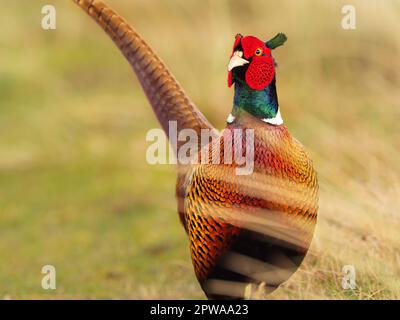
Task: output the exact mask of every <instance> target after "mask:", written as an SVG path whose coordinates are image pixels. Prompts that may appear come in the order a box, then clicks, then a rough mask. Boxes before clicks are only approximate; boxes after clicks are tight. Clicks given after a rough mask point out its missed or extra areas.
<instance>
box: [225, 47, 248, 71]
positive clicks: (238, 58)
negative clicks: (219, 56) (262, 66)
mask: <svg viewBox="0 0 400 320" xmlns="http://www.w3.org/2000/svg"><path fill="white" fill-rule="evenodd" d="M242 57H243V51H235V52H234V53H233V55H232V57H231V60H229V64H228V71H232V69H233V68H236V67H240V66H243V65H245V64H247V63H249V62H248V61H247V60H246V59H243V58H242Z"/></svg>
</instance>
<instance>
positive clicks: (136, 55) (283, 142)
mask: <svg viewBox="0 0 400 320" xmlns="http://www.w3.org/2000/svg"><path fill="white" fill-rule="evenodd" d="M74 2H76V3H77V4H78V5H79V6H80V7H82V8H83V9H84V10H85V11H86V12H87V13H88V14H89V15H90V16H91V17H92V18H93V19H94V20H95V21H96V22H97V23H98V24H99V25H100V26H101V27H102V28H103V29H104V30H105V32H106V33H107V34H108V35H109V36H110V37H111V38H112V40H113V41H114V43H115V44H116V45H117V46H118V48H119V49H120V50H121V52H122V53H123V54H124V55H125V57H126V58H127V60H128V62H129V63H130V65H131V66H132V68H133V70H134V72H135V73H136V76H137V78H138V79H139V82H140V84H141V86H142V88H143V90H144V92H145V94H146V96H147V98H148V100H149V102H150V104H151V106H152V108H153V110H154V112H155V114H156V116H157V118H158V120H159V122H160V124H161V126H162V128H163V129H164V131H165V133H166V134H167V135H168V134H169V123H170V122H171V121H175V123H176V126H177V130H178V132H180V131H181V130H183V129H188V128H189V129H191V130H194V132H195V133H196V134H197V135H198V136H201V133H202V131H204V130H208V131H209V132H210V136H211V139H212V142H211V143H210V144H209V145H206V146H204V145H202V144H201V141H198V142H196V143H197V144H198V145H197V147H198V148H199V149H198V150H204V148H209V149H208V150H209V151H210V153H209V155H208V157H209V158H208V159H204V157H203V159H202V160H208V161H201V162H200V163H198V162H197V163H192V164H185V165H184V164H182V163H178V165H177V166H178V170H177V172H178V178H177V185H176V195H177V200H178V212H179V216H180V219H181V221H182V224H183V226H184V228H185V230H186V232H187V234H188V237H189V242H190V252H191V257H192V262H193V266H194V271H195V274H196V276H197V279H198V281H199V283H200V285H201V287H202V289H203V290H204V292H205V294H206V295H207V297H208V298H214V299H215V298H216V299H242V298H246V297H249V296H251V294H252V292H254V290H255V289H257V290H260V289H261V291H262V292H264V293H269V292H271V291H273V290H274V289H275V288H277V287H278V286H279V285H280V284H281V283H283V282H284V281H286V280H287V279H288V278H289V277H290V275H291V274H292V273H293V272H295V271H296V270H297V268H298V266H299V265H300V263H301V261H302V260H303V258H304V256H305V255H306V253H307V251H308V248H309V246H310V242H311V238H312V235H313V231H314V227H315V223H316V218H317V209H318V182H317V176H316V172H315V170H314V168H313V165H312V161H311V160H310V158H309V156H308V155H307V153H306V151H305V150H304V147H303V146H302V145H301V143H300V142H299V141H297V140H296V139H295V138H293V137H292V136H291V134H290V133H289V131H288V129H287V127H286V126H284V125H283V120H282V117H281V113H280V110H279V104H278V98H277V93H276V87H275V62H274V59H273V57H272V55H271V50H272V49H275V48H276V47H278V46H280V45H282V44H283V43H284V42H285V40H286V37H285V36H284V35H283V34H278V35H277V36H276V37H274V38H273V39H271V40H270V41H267V42H263V41H261V40H259V39H258V38H256V37H253V36H242V35H240V34H238V35H237V36H236V37H235V42H234V46H233V51H232V54H231V57H230V61H229V65H228V85H229V86H232V85H233V84H234V89H235V92H234V102H233V109H232V112H231V114H230V115H229V116H228V119H227V126H226V128H225V129H224V131H223V132H222V133H221V134H218V131H217V130H215V129H214V128H213V127H212V125H211V124H210V123H209V122H208V121H207V119H206V118H205V117H204V116H203V115H202V113H201V112H200V111H199V110H198V108H197V107H196V106H195V105H194V103H193V102H192V101H191V100H190V99H189V98H188V97H187V96H186V94H185V93H184V91H183V89H182V88H181V86H180V85H179V83H178V82H177V81H176V80H175V78H174V77H173V76H172V74H171V73H170V71H169V70H168V69H167V67H166V66H165V65H164V63H163V62H162V61H161V60H160V58H159V57H158V56H157V55H156V54H155V53H154V52H153V51H152V49H151V48H150V47H149V46H148V45H147V44H146V43H145V41H144V40H143V39H142V38H141V37H140V36H139V34H138V33H136V32H135V31H134V30H133V29H132V27H131V26H130V25H129V24H128V23H127V22H126V21H125V20H124V19H123V18H121V17H120V16H119V15H118V14H117V13H115V12H114V11H113V10H111V9H110V8H109V7H108V6H107V5H105V4H104V3H103V2H102V1H99V0H74ZM235 130H236V131H237V130H239V131H241V132H243V133H246V134H243V135H242V136H240V137H239V139H231V140H229V139H225V138H226V137H229V136H231V137H232V134H231V133H232V132H235ZM249 137H250V138H252V139H250V141H251V143H249V139H247V138H249ZM227 141H228V142H227ZM175 144H176V150H177V151H178V152H179V150H180V148H181V147H182V146H183V145H184V144H185V142H184V141H180V140H178V141H175ZM229 144H232V145H231V147H232V148H233V150H234V151H233V152H232V153H231V154H230V155H229V156H228V157H227V154H226V150H227V149H226V148H225V147H226V146H227V145H228V146H229ZM228 149H229V148H228ZM231 150H232V149H231ZM248 151H253V152H248ZM249 153H250V154H252V155H253V159H252V160H253V168H252V171H251V172H250V173H248V174H238V171H237V169H240V168H241V166H242V164H240V163H239V162H238V161H236V158H235V159H233V158H234V156H235V155H236V156H237V155H242V156H244V157H246V156H247V154H249ZM199 155H203V153H201V151H199ZM206 155H207V154H206ZM230 157H231V158H230ZM199 158H201V157H199ZM215 159H217V160H219V161H214V160H215ZM227 159H228V161H227ZM229 160H230V161H229Z"/></svg>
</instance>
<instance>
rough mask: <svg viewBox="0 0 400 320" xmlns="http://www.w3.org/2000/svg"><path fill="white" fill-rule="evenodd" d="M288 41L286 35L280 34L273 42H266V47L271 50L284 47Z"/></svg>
mask: <svg viewBox="0 0 400 320" xmlns="http://www.w3.org/2000/svg"><path fill="white" fill-rule="evenodd" d="M286 40H287V37H286V35H285V34H284V33H278V34H277V35H276V36H275V37H273V38H272V39H271V40H268V41H267V42H265V45H266V46H267V47H268V48H270V49H271V50H273V49H275V48H277V47H279V46H281V45H283V44H284V43H285V42H286Z"/></svg>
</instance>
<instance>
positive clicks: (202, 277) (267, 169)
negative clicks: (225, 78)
mask: <svg viewBox="0 0 400 320" xmlns="http://www.w3.org/2000/svg"><path fill="white" fill-rule="evenodd" d="M237 128H241V129H246V128H252V129H254V132H255V159H254V172H253V173H252V174H251V175H242V176H240V175H236V174H235V171H234V170H235V168H236V165H235V164H232V165H215V164H200V165H197V166H195V167H193V168H192V170H191V171H190V172H189V173H188V174H187V176H186V181H185V195H184V196H185V206H184V216H183V218H182V220H183V221H184V223H185V225H186V230H187V231H188V234H189V238H190V246H191V255H192V260H193V265H194V268H195V272H196V276H197V278H198V280H199V282H200V283H201V284H202V286H203V289H204V290H205V291H206V293H207V295H208V296H209V297H211V298H212V297H217V298H221V297H226V294H215V293H214V292H212V288H211V289H210V288H208V287H207V283H208V282H209V280H224V281H236V282H239V283H244V284H247V283H254V284H260V283H261V282H265V281H261V280H262V279H261V280H260V279H258V280H257V277H256V278H254V277H252V272H254V273H257V272H258V271H257V270H251V268H252V267H251V266H248V270H247V271H246V275H245V276H244V275H241V274H240V273H238V272H237V271H236V272H234V273H229V275H228V276H226V275H222V276H221V275H220V273H221V272H218V274H217V273H216V272H215V270H217V269H221V266H219V262H220V261H223V260H224V256H226V255H229V254H231V253H232V252H233V253H235V251H237V247H238V246H237V243H236V242H237V241H242V242H243V241H246V238H243V237H241V236H240V235H241V234H246V235H247V236H249V230H250V236H252V233H253V235H254V234H255V233H258V235H259V237H258V240H256V241H253V244H254V245H256V246H259V249H260V250H259V251H261V252H262V254H261V255H260V256H257V255H256V256H251V258H253V259H258V260H261V261H262V262H264V263H269V264H271V263H273V262H272V261H268V259H264V258H265V254H266V253H267V252H268V250H269V247H270V246H271V244H273V243H272V242H274V241H275V240H277V239H279V238H281V239H280V240H281V241H282V242H285V243H286V247H287V245H289V246H291V249H292V250H291V253H289V257H288V258H289V259H290V258H291V257H290V255H296V256H297V261H295V262H294V264H295V265H293V268H292V269H293V271H295V269H297V267H298V264H299V263H300V262H301V260H302V258H303V257H304V255H305V254H306V252H307V249H308V247H309V244H310V241H311V238H312V234H313V231H314V226H315V222H316V215H317V206H318V183H317V177H316V173H315V171H314V169H313V166H312V162H311V160H310V158H309V156H308V155H307V153H306V152H305V150H304V148H303V146H302V145H301V144H300V143H299V142H298V141H297V140H296V139H294V138H292V136H291V135H290V133H289V132H288V130H287V128H286V127H285V126H283V125H281V126H273V125H269V124H266V123H264V122H262V121H260V120H259V119H257V118H255V117H253V116H251V115H250V114H248V113H246V112H244V111H243V112H242V113H241V114H240V115H239V116H237V117H236V120H235V122H234V123H232V124H230V125H228V126H227V129H237ZM220 143H221V147H220V150H221V159H223V157H224V155H223V150H224V148H223V143H224V140H223V139H221V140H220ZM242 143H243V148H244V150H245V142H244V140H243V141H242ZM263 220H265V221H266V222H267V223H266V224H265V225H266V226H268V220H270V221H271V222H273V223H274V224H275V225H276V223H278V226H277V230H276V232H275V235H274V237H273V238H274V239H273V240H272V241H271V239H270V236H271V235H266V233H268V231H267V232H266V231H265V230H263V228H262V226H263V225H264V221H263ZM254 224H255V226H254ZM245 230H246V231H245ZM282 230H286V232H282ZM244 231H245V232H244ZM288 235H289V238H288ZM264 236H265V237H264ZM278 247H282V246H278ZM283 247H284V246H283ZM274 250H276V248H274ZM263 251H265V252H263ZM283 251H284V250H282V252H283ZM236 253H237V252H236ZM242 254H246V255H249V253H248V252H242ZM222 264H224V262H222ZM278 267H279V266H278ZM222 268H223V269H225V270H229V269H228V268H227V267H226V266H222ZM255 268H256V269H257V268H259V266H258V265H257V266H256V267H255ZM222 274H223V272H222ZM286 278H287V277H285V278H284V279H282V281H284V280H286ZM273 282H274V283H273V284H269V283H266V285H267V286H270V287H276V286H277V285H279V284H280V282H279V280H278V281H277V280H276V279H274V281H273ZM277 282H278V283H277ZM210 290H211V291H210ZM217 291H218V290H217ZM235 297H236V298H243V296H239V295H238V296H235Z"/></svg>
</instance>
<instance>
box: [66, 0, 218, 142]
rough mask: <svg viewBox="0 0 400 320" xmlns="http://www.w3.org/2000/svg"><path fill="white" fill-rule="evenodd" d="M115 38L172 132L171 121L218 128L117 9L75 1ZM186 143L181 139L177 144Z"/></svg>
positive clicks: (92, 1) (198, 127)
mask: <svg viewBox="0 0 400 320" xmlns="http://www.w3.org/2000/svg"><path fill="white" fill-rule="evenodd" d="M73 1H74V2H75V3H77V4H78V5H79V6H80V7H81V8H82V9H84V10H85V11H86V12H87V13H88V14H89V15H90V16H91V17H92V18H93V19H94V20H95V21H96V22H97V23H98V24H99V25H100V26H101V28H102V29H103V30H104V31H105V32H106V33H107V34H108V35H109V36H110V37H111V39H112V40H113V41H114V43H115V44H116V45H117V47H118V48H119V49H120V51H121V52H122V53H123V54H124V56H125V57H126V59H127V60H128V62H129V63H130V65H131V66H132V68H133V70H134V71H135V74H136V76H137V78H138V79H139V82H140V84H141V85H142V87H143V90H144V92H145V94H146V96H147V98H148V100H149V102H150V104H151V106H152V107H153V110H154V112H155V114H156V116H157V118H158V120H159V122H160V124H161V126H162V128H163V129H164V131H165V133H166V134H167V135H168V131H169V130H168V128H169V125H168V124H169V121H177V129H178V132H179V131H180V130H182V129H189V128H190V129H193V130H195V131H196V132H197V133H198V134H199V135H198V136H200V130H201V129H210V130H212V133H213V134H216V131H215V129H214V128H213V127H212V125H211V124H210V123H209V122H208V121H207V119H206V118H205V117H204V115H203V114H202V113H201V112H200V111H199V109H198V108H197V107H196V106H195V105H194V103H193V102H192V101H191V100H190V99H189V98H188V97H187V95H186V94H185V92H184V91H183V89H182V87H181V86H180V84H179V83H178V81H177V80H176V79H175V78H174V76H173V75H172V74H171V72H170V71H169V70H168V68H167V67H166V66H165V64H164V63H163V62H162V60H161V59H160V58H159V57H158V56H157V55H156V54H155V53H154V51H153V50H152V49H151V48H150V47H149V45H148V44H147V43H146V42H145V41H144V40H143V39H142V37H141V36H140V35H139V34H138V33H137V32H136V31H135V30H133V28H132V27H131V26H130V25H129V24H128V23H127V22H126V21H125V20H124V19H123V18H122V17H121V16H119V15H118V14H117V13H116V12H114V11H113V10H111V9H110V8H109V7H108V6H107V5H106V4H105V3H104V2H102V1H99V0H73ZM183 143H184V142H179V141H178V142H177V147H178V150H179V146H180V145H181V144H183Z"/></svg>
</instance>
